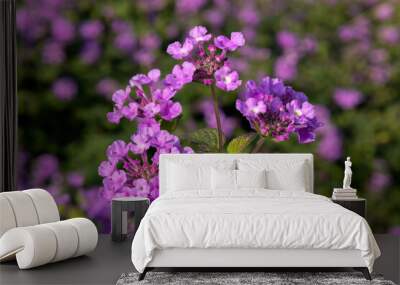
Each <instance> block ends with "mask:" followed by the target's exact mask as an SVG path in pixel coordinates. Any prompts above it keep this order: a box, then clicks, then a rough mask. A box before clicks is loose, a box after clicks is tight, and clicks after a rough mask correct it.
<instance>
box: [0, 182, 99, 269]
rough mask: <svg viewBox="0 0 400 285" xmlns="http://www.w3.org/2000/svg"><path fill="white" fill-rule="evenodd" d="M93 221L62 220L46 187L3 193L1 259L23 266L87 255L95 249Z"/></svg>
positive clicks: (96, 234)
mask: <svg viewBox="0 0 400 285" xmlns="http://www.w3.org/2000/svg"><path fill="white" fill-rule="evenodd" d="M97 240H98V233H97V229H96V226H95V225H94V224H93V222H92V221H90V220H88V219H85V218H74V219H69V220H65V221H60V215H59V212H58V208H57V205H56V203H55V201H54V199H53V197H52V196H51V195H50V194H49V192H47V191H45V190H43V189H29V190H24V191H14V192H3V193H0V262H1V261H6V260H10V259H15V258H16V260H17V263H18V266H19V268H20V269H28V268H32V267H36V266H40V265H43V264H46V263H51V262H57V261H60V260H64V259H67V258H71V257H76V256H80V255H84V254H86V253H88V252H90V251H92V250H94V249H95V248H96V245H97Z"/></svg>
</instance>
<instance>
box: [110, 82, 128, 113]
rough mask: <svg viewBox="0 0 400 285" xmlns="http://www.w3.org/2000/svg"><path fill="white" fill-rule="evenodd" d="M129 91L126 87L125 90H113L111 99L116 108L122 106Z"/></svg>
mask: <svg viewBox="0 0 400 285" xmlns="http://www.w3.org/2000/svg"><path fill="white" fill-rule="evenodd" d="M130 93H131V88H129V87H126V88H125V90H123V89H120V90H117V91H115V92H114V94H113V95H112V100H113V102H114V103H115V105H116V106H117V107H118V108H122V106H123V105H124V104H125V102H126V100H127V99H128V97H129V94H130Z"/></svg>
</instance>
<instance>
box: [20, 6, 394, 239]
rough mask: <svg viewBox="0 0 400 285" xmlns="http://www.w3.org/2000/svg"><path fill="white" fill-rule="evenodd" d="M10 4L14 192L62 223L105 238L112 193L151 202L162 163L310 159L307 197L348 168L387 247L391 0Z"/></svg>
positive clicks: (390, 222)
mask: <svg viewBox="0 0 400 285" xmlns="http://www.w3.org/2000/svg"><path fill="white" fill-rule="evenodd" d="M17 3H18V11H17V32H18V35H17V36H18V64H19V66H18V99H19V118H18V123H19V149H20V153H19V161H18V172H19V188H20V189H24V188H29V187H43V188H45V189H47V190H48V191H49V192H51V193H52V195H53V196H54V197H55V198H56V200H57V202H58V204H59V205H60V212H61V213H62V215H63V216H64V217H65V218H67V217H75V216H81V215H84V216H88V217H89V218H91V219H93V220H95V221H96V223H97V224H98V226H99V228H100V229H101V230H102V231H105V232H107V231H109V219H110V214H109V213H110V209H109V199H110V198H111V197H112V196H115V195H147V196H148V197H150V198H151V199H154V198H155V197H157V195H158V193H157V189H158V185H157V183H158V180H157V168H158V161H157V158H158V155H159V154H160V153H164V152H180V153H187V152H192V151H194V152H206V151H207V152H208V151H212V152H220V151H223V152H253V151H260V152H312V153H314V154H315V172H316V175H315V190H316V192H317V193H318V194H322V195H330V194H331V191H332V188H333V187H336V186H338V185H340V184H341V181H342V178H343V166H342V161H343V159H344V157H346V156H347V155H350V156H351V157H352V161H353V169H354V174H355V175H354V177H353V184H354V187H356V188H357V189H358V190H359V195H360V196H362V197H365V198H367V199H368V221H369V223H370V224H371V226H372V228H373V230H374V231H375V232H389V231H390V232H392V233H395V234H399V230H398V229H399V227H400V213H399V212H398V210H397V209H398V207H399V205H400V186H399V185H400V183H399V182H400V181H399V177H400V163H399V161H400V132H399V131H398V124H396V122H397V121H398V118H399V117H400V115H399V114H400V100H399V98H400V97H399V91H398V90H400V89H399V87H400V76H399V74H400V65H399V62H400V52H399V49H398V45H399V42H400V17H399V13H400V4H399V3H398V2H397V1H392V0H382V1H378V0H352V1H350V0H349V1H347V0H344V1H330V0H323V1H318V2H315V1H314V2H310V1H285V0H284V1H267V2H266V1H261V0H248V1H239V0H237V1H236V0H233V1H227V0H201V1H198V0H196V1H194V0H175V1H173V0H151V1H149V0H137V1H117V2H115V1H114V2H110V1H91V0H90V1H76V0H35V1H31V0H19V1H17ZM191 27H195V28H194V29H192V28H191ZM135 74H137V76H133V75H135ZM300 91H301V92H300ZM302 92H303V93H304V94H306V95H307V97H308V99H307V97H305V95H304V94H303V93H302ZM266 95H267V96H266ZM310 102H311V103H312V104H313V105H311V103H310ZM216 114H217V116H216ZM204 138H208V139H207V140H208V141H209V142H210V143H204V140H205V139H204ZM313 140H314V142H313V143H307V142H310V141H313ZM282 141H284V142H282ZM99 174H100V175H99Z"/></svg>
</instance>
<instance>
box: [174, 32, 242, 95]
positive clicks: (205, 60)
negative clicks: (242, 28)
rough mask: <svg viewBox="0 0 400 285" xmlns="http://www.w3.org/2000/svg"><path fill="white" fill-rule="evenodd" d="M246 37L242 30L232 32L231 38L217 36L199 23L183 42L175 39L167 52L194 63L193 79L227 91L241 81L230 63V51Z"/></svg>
mask: <svg viewBox="0 0 400 285" xmlns="http://www.w3.org/2000/svg"><path fill="white" fill-rule="evenodd" d="M244 44H245V39H244V37H243V34H242V33H240V32H233V33H231V35H230V38H228V37H226V36H218V37H214V36H213V35H211V34H209V33H208V31H207V29H206V28H205V27H202V26H196V27H194V28H193V29H191V30H190V32H189V36H188V37H187V38H186V39H185V40H184V41H183V43H180V42H178V41H176V42H173V43H172V44H170V45H169V46H168V48H167V53H168V54H170V55H171V56H172V57H173V58H174V59H177V60H185V62H186V63H187V64H189V63H190V64H191V65H193V66H194V75H193V81H196V82H200V83H203V84H206V85H211V84H214V83H215V85H216V86H217V87H218V88H220V89H222V90H225V91H232V90H235V89H237V88H238V87H239V86H240V84H241V83H242V81H241V80H240V79H239V74H238V72H237V71H235V70H232V69H231V66H230V64H229V63H228V58H227V53H228V52H232V51H235V50H236V49H237V48H239V47H242V46H244Z"/></svg>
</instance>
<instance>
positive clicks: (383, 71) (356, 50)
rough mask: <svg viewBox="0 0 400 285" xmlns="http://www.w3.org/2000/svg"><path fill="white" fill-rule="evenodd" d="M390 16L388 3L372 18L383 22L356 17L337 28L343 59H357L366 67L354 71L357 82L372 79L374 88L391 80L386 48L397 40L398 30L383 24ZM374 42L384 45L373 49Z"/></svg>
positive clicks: (391, 9)
mask: <svg viewBox="0 0 400 285" xmlns="http://www.w3.org/2000/svg"><path fill="white" fill-rule="evenodd" d="M392 14H393V7H392V6H391V5H390V4H389V3H382V4H381V5H378V6H377V7H376V8H375V16H376V18H377V19H378V20H380V21H381V22H382V23H379V24H376V23H371V21H370V19H368V18H367V17H365V16H364V15H358V16H356V17H355V18H354V19H353V20H352V21H351V22H350V23H348V24H346V25H343V26H341V27H340V28H339V30H338V35H339V38H340V39H341V40H342V41H343V42H345V43H347V45H345V46H344V47H345V48H344V58H345V59H346V60H353V61H354V60H355V59H356V60H357V61H359V62H360V63H364V62H365V64H366V65H367V68H363V69H362V70H356V71H355V74H354V77H355V79H356V80H358V81H361V80H371V81H372V82H373V83H374V84H376V85H382V84H384V83H386V82H387V81H388V80H389V79H390V77H391V75H392V66H391V62H390V60H389V53H388V50H387V48H389V47H390V46H394V45H396V44H398V43H399V41H400V30H399V29H398V27H396V26H393V25H390V24H386V23H384V22H385V21H386V20H387V19H389V18H390V17H392ZM373 28H374V29H373ZM375 39H379V41H380V42H381V43H383V44H384V46H382V45H381V44H380V45H379V47H378V46H375V45H376V44H375V43H374V42H375Z"/></svg>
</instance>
